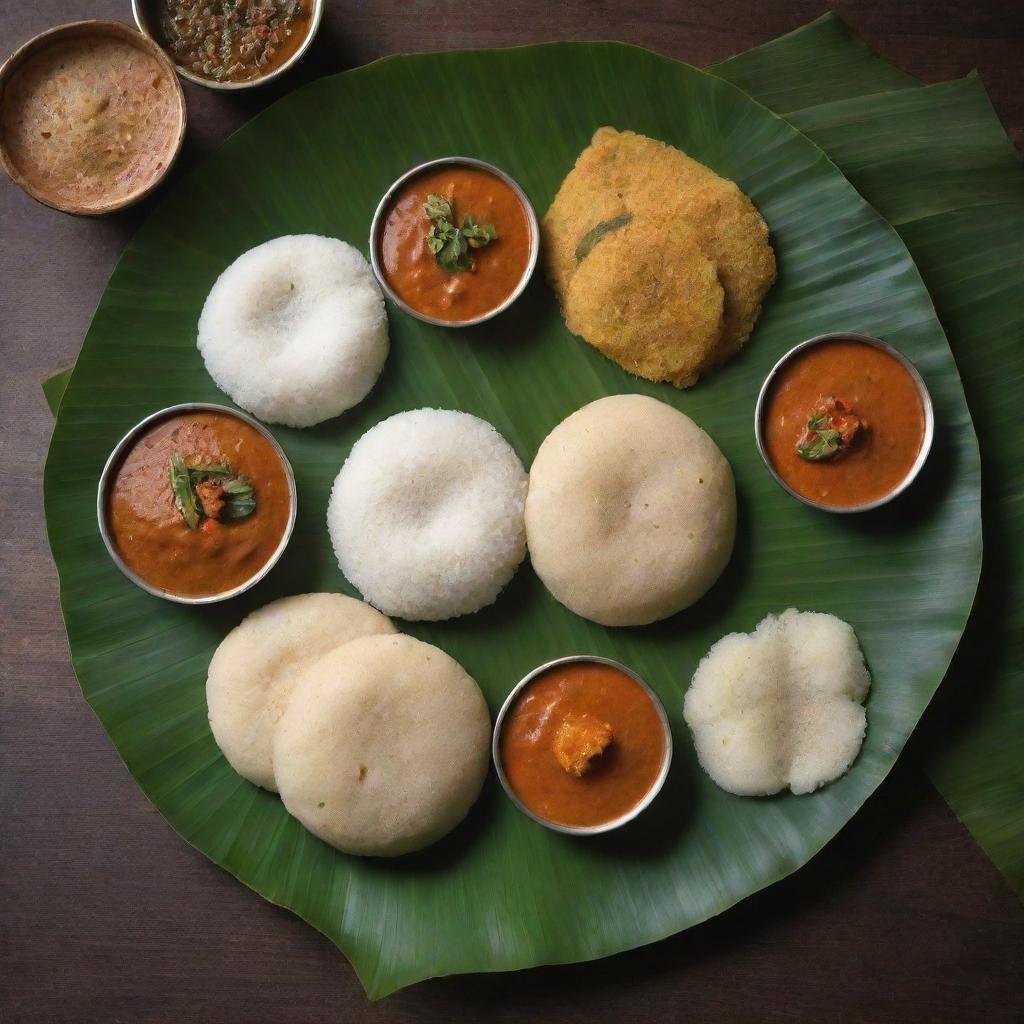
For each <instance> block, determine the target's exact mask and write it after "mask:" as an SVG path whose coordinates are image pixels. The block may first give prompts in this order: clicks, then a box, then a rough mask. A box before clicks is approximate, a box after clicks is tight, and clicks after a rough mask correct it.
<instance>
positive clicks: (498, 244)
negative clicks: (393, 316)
mask: <svg viewBox="0 0 1024 1024" xmlns="http://www.w3.org/2000/svg"><path fill="white" fill-rule="evenodd" d="M431 195H438V196H443V197H444V198H445V199H447V200H448V202H449V203H450V204H451V206H452V209H453V211H454V216H453V218H452V221H453V223H454V224H455V225H456V226H461V225H462V224H463V223H464V222H465V217H466V216H467V215H469V216H471V217H472V219H473V220H474V221H475V222H476V223H477V224H488V225H493V227H494V230H495V232H496V235H497V237H496V238H495V239H494V240H493V241H491V242H489V243H488V244H486V245H485V246H483V247H482V248H479V249H473V250H470V254H471V256H472V262H473V266H472V269H469V270H459V271H456V272H454V273H449V272H448V271H446V270H445V269H444V268H443V267H442V266H441V263H440V262H439V261H438V259H437V257H436V256H435V254H434V253H432V252H431V251H430V249H429V248H428V246H427V232H428V231H429V230H430V227H431V221H430V219H429V218H428V217H427V214H426V212H425V210H424V207H425V206H426V204H427V199H428V197H429V196H431ZM531 244H532V238H531V231H530V221H529V219H528V217H527V214H526V211H525V209H524V208H523V204H522V203H521V202H520V200H519V197H518V196H517V195H516V194H515V192H514V191H513V190H512V189H511V188H510V187H509V186H508V185H506V184H505V182H503V181H502V180H501V179H500V178H498V177H495V175H493V174H490V173H489V172H487V171H485V170H481V169H479V168H476V167H470V166H468V165H467V166H459V165H451V166H446V167H441V168H439V169H436V170H430V171H427V172H425V173H423V174H421V175H419V176H417V177H415V178H413V179H412V180H411V181H409V182H407V183H406V185H405V186H404V187H403V188H402V189H401V190H400V191H399V192H398V194H397V195H396V196H395V199H394V202H393V203H392V204H391V208H390V209H389V210H388V213H387V216H386V218H385V220H384V227H383V230H382V231H381V237H380V259H381V265H382V267H383V270H384V276H385V278H386V279H387V282H388V284H389V285H390V286H391V287H392V289H394V291H395V293H396V294H397V295H398V296H399V298H401V299H402V301H403V302H405V303H406V304H407V305H408V306H410V307H411V308H412V309H415V310H416V311H417V312H419V313H422V314H424V315H425V316H429V317H433V318H434V319H436V320H445V321H448V322H450V323H459V322H462V321H466V320H475V319H476V318H477V317H480V316H483V315H484V314H485V313H490V312H491V311H492V310H494V309H497V307H498V306H500V305H501V304H502V303H503V302H504V301H505V300H506V299H507V298H508V297H509V296H510V295H511V294H512V293H513V292H514V291H515V290H516V288H518V287H519V283H520V282H521V281H522V279H523V275H524V274H525V273H526V269H527V266H528V265H529V262H530V250H531Z"/></svg>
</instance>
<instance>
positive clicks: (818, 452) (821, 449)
mask: <svg viewBox="0 0 1024 1024" xmlns="http://www.w3.org/2000/svg"><path fill="white" fill-rule="evenodd" d="M828 422H829V420H828V417H827V416H812V417H811V418H810V419H809V420H808V421H807V432H806V434H805V435H804V436H803V437H802V438H801V439H800V443H799V444H798V445H797V446H796V453H797V455H799V456H800V458H802V459H807V460H808V461H810V462H818V461H820V460H821V459H830V458H832V456H833V455H835V454H836V453H837V452H838V451H839V449H840V448H841V447H842V445H841V444H840V442H839V431H838V430H836V429H834V428H832V427H829V426H828V425H827V424H828Z"/></svg>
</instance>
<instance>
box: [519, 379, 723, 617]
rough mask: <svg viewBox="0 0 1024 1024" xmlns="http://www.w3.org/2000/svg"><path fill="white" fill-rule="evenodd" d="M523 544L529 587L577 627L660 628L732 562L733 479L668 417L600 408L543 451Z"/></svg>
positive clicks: (644, 401) (656, 407) (595, 405)
mask: <svg viewBox="0 0 1024 1024" xmlns="http://www.w3.org/2000/svg"><path fill="white" fill-rule="evenodd" d="M526 533H527V539H528V543H529V547H530V559H531V561H532V562H533V567H534V569H535V570H536V572H537V575H538V576H540V578H541V580H543V582H544V585H545V586H546V587H547V588H548V590H550V591H551V593H552V594H553V595H554V596H555V598H556V599H557V600H559V601H561V603H562V604H564V605H565V606H566V607H567V608H569V609H571V610H572V611H574V612H575V613H576V614H577V615H582V616H583V617H584V618H585V619H592V620H593V621H594V622H599V623H601V624H602V625H604V626H638V625H644V624H645V623H648V622H656V621H657V620H658V619H664V618H666V617H667V616H669V615H673V614H675V613H676V612H678V611H680V610H681V609H683V608H686V607H687V606H688V605H690V604H692V603H693V602H694V601H696V600H697V599H698V598H699V597H700V596H701V595H702V594H704V593H705V591H707V589H708V588H709V587H710V586H711V585H712V584H713V583H714V582H715V580H716V579H718V576H719V574H720V573H721V572H722V570H723V569H724V568H725V566H726V563H727V562H728V561H729V556H730V555H731V554H732V547H733V540H734V538H735V533H736V491H735V486H734V484H733V477H732V470H731V469H730V467H729V463H728V462H727V461H726V458H725V456H724V455H723V454H722V453H721V451H719V449H718V446H717V445H716V444H715V442H714V441H712V440H711V438H710V437H708V435H707V434H705V433H704V431H703V430H701V429H700V427H698V426H697V424H696V423H694V422H693V420H691V419H690V418H689V417H688V416H684V415H683V414H682V413H681V412H678V411H677V410H675V409H673V408H672V407H671V406H669V405H665V404H664V403H663V402H659V401H657V400H656V399H653V398H647V397H645V396H643V395H613V396H612V397H610V398H602V399H599V400H598V401H596V402H591V403H590V404H589V405H585V406H584V407H583V408H582V409H579V410H577V411H576V412H574V413H573V414H572V415H571V416H570V417H568V419H565V420H563V421H562V422H561V423H560V424H559V425H558V426H557V427H555V429H554V430H552V431H551V433H550V434H548V436H547V437H546V438H545V439H544V443H543V444H542V445H541V446H540V450H539V451H538V452H537V457H536V458H535V459H534V462H533V466H532V467H531V470H530V490H529V494H528V495H527V498H526Z"/></svg>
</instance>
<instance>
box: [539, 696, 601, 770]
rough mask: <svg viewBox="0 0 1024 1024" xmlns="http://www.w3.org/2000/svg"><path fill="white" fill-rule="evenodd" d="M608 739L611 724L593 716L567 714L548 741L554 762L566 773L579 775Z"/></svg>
mask: <svg viewBox="0 0 1024 1024" xmlns="http://www.w3.org/2000/svg"><path fill="white" fill-rule="evenodd" d="M611 741H612V727H611V726H610V725H609V724H608V723H607V722H602V721H601V720H600V719H599V718H595V717H594V716H593V715H588V714H585V713H583V712H580V713H578V714H574V713H572V712H570V713H568V714H567V715H566V716H565V718H564V719H563V720H562V722H561V724H560V725H559V727H558V731H557V732H556V733H555V736H554V739H553V740H552V741H551V750H552V752H553V753H554V755H555V757H556V758H557V759H558V763H559V764H560V765H561V766H562V767H563V768H564V769H565V770H566V771H567V772H568V773H569V774H570V775H575V776H576V777H577V778H580V777H582V776H583V775H584V774H586V772H588V771H589V770H590V769H591V768H592V767H593V761H594V759H595V758H596V757H600V755H601V754H603V753H604V751H605V749H606V748H607V746H608V744H609V743H611Z"/></svg>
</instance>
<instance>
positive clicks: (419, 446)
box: [327, 409, 526, 622]
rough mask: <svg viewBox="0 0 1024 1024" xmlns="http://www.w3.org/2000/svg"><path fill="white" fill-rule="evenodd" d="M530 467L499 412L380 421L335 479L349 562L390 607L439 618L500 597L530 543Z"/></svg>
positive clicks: (349, 574) (337, 546) (372, 598)
mask: <svg viewBox="0 0 1024 1024" xmlns="http://www.w3.org/2000/svg"><path fill="white" fill-rule="evenodd" d="M525 499H526V471H525V470H524V469H523V464H522V463H521V462H520V461H519V456H518V455H516V453H515V451H514V450H513V448H512V446H511V445H510V444H509V443H508V441H506V440H505V438H503V437H502V436H501V434H499V433H498V431H497V430H495V429H494V427H493V426H491V424H490V423H488V422H486V421H485V420H482V419H480V418H479V417H478V416H473V415H471V414H470V413H467V412H457V411H455V410H452V409H411V410H409V411H407V412H400V413H396V414H395V415H394V416H390V417H388V418H387V419H386V420H382V421H381V422H380V423H378V424H377V425H376V426H374V427H372V428H371V429H370V430H368V431H367V432H366V433H365V434H363V436H362V437H361V438H359V440H358V441H356V443H355V444H354V445H353V446H352V450H351V452H349V455H348V458H347V459H346V460H345V463H344V465H343V466H342V467H341V471H340V472H339V473H338V476H337V478H336V479H335V481H334V488H333V490H332V491H331V500H330V503H329V505H328V507H327V525H328V529H329V531H330V535H331V543H332V544H333V546H334V551H335V554H336V555H337V557H338V565H339V567H340V568H341V571H342V572H343V573H344V574H345V578H346V579H347V580H348V581H349V582H350V583H351V584H352V585H353V586H355V587H357V588H358V589H359V592H360V593H361V594H362V595H363V597H364V598H365V599H366V600H367V601H369V602H370V604H372V605H374V606H375V607H376V608H379V609H380V610H381V611H382V612H384V613H385V614H387V615H395V616H397V617H399V618H403V619H409V620H427V621H432V622H433V621H439V620H441V619H449V618H452V617H453V616H456V615H466V614H469V613H470V612H475V611H478V610H479V609H480V608H483V607H485V606H486V605H489V604H492V603H493V602H494V601H495V600H496V599H497V597H498V594H499V593H500V592H501V590H502V588H503V587H504V586H505V585H506V584H507V583H508V582H509V580H511V579H512V577H513V575H514V574H515V571H516V568H517V567H518V566H519V563H520V562H522V560H523V558H524V557H525V555H526V530H525V527H524V525H523V504H524V501H525Z"/></svg>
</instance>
